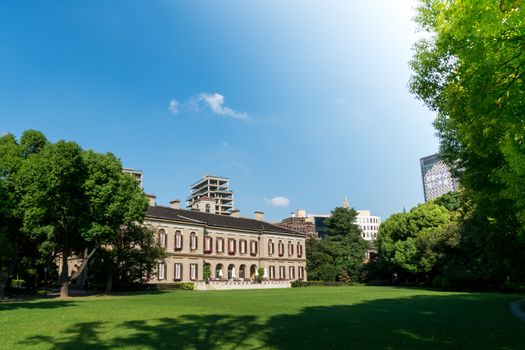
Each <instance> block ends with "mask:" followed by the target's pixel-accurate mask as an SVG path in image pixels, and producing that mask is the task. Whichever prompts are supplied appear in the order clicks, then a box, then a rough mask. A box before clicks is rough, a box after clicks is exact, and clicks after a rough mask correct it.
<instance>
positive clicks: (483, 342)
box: [265, 294, 525, 350]
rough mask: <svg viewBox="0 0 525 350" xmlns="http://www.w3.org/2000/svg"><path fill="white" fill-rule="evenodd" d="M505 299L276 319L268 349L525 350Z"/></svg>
mask: <svg viewBox="0 0 525 350" xmlns="http://www.w3.org/2000/svg"><path fill="white" fill-rule="evenodd" d="M501 299H502V297H501V296H498V295H493V296H492V297H491V295H487V294H480V295H475V294H474V295H472V294H470V295H454V296H415V297H409V298H399V299H379V300H372V301H367V302H364V303H360V304H355V305H340V306H327V307H308V308H304V309H303V310H301V312H300V313H298V314H293V315H278V316H274V317H272V318H271V319H270V320H269V321H268V322H267V323H266V325H265V326H266V331H265V345H266V346H268V347H271V348H274V349H303V350H304V349H354V348H361V349H363V348H364V349H454V350H456V349H491V350H493V349H523V348H524V347H525V345H524V344H525V323H520V322H519V321H516V320H514V319H512V316H510V314H509V312H508V307H506V305H505V304H506V303H502V300H501ZM480 311H481V312H480ZM498 325H499V326H498ZM503 325H504V326H503Z"/></svg>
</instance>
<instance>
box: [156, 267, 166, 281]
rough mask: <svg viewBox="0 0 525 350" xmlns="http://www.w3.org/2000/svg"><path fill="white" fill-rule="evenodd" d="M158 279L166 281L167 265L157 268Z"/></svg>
mask: <svg viewBox="0 0 525 350" xmlns="http://www.w3.org/2000/svg"><path fill="white" fill-rule="evenodd" d="M157 279H158V280H159V281H162V280H165V279H166V263H160V264H159V265H158V266H157Z"/></svg>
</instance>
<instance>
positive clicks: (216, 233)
mask: <svg viewBox="0 0 525 350" xmlns="http://www.w3.org/2000/svg"><path fill="white" fill-rule="evenodd" d="M145 222H146V224H147V225H149V226H151V227H152V228H154V229H155V231H156V232H157V239H159V238H160V236H159V233H165V234H166V241H165V242H166V243H165V245H164V246H165V249H166V252H167V254H168V257H167V258H166V259H165V261H164V264H165V271H164V278H162V279H159V274H158V272H159V271H156V272H155V273H154V275H152V276H150V278H149V281H150V282H153V283H173V282H175V280H174V277H175V264H176V263H180V264H182V279H180V280H177V282H179V281H180V282H191V281H202V280H203V279H204V276H203V268H204V264H210V270H211V279H212V280H227V279H241V273H240V272H241V269H243V268H244V271H245V273H244V278H243V279H244V280H248V279H252V280H253V279H254V278H255V275H256V273H255V271H257V269H258V268H260V267H262V268H264V269H265V275H264V277H265V278H267V279H270V275H269V274H270V272H269V271H270V267H271V266H273V267H274V268H275V276H273V277H274V278H271V279H272V280H280V279H282V280H297V279H299V269H302V271H303V276H302V279H303V280H306V278H307V275H306V247H305V237H300V236H293V235H281V234H272V233H265V232H250V231H242V230H237V229H226V228H225V229H223V228H221V229H218V228H207V227H204V226H201V225H190V224H181V223H177V222H170V221H164V220H156V219H151V218H146V220H145ZM178 232H180V234H181V235H182V249H180V250H179V249H176V248H175V235H176V234H177V233H178ZM191 235H195V236H196V240H197V248H196V249H190V237H191ZM204 237H211V239H212V245H211V246H212V250H211V252H205V251H204V239H205V238H204ZM217 239H222V240H223V252H218V251H217ZM230 239H231V240H233V241H234V242H235V252H230V250H229V240H230ZM241 240H245V241H246V252H245V253H241V246H240V244H241ZM270 240H271V241H272V242H273V243H274V252H273V254H271V252H269V249H268V248H269V245H268V243H269V242H270ZM252 241H255V242H257V252H256V254H255V255H252V252H251V242H252ZM279 241H281V242H282V243H283V245H284V251H283V252H282V253H283V254H282V255H280V254H279V250H278V249H279V248H278V244H279ZM289 243H290V244H292V245H293V253H292V252H289V250H288V244H289ZM298 244H299V245H300V246H301V247H302V256H301V257H299V256H298V249H297V246H298ZM190 264H196V266H197V276H196V279H193V280H192V279H191V278H190ZM218 267H219V268H221V267H222V276H217V273H216V272H217V268H218ZM232 267H233V268H234V271H235V272H234V276H229V271H230V273H231V271H232V270H231V268H232ZM280 267H284V268H285V274H284V277H283V278H281V276H280V275H279V268H280ZM290 268H291V269H292V271H290ZM290 272H293V275H292V276H290V275H291V274H290Z"/></svg>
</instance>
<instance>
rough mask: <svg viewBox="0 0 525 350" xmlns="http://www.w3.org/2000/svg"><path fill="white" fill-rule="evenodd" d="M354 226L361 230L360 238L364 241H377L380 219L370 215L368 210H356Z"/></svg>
mask: <svg viewBox="0 0 525 350" xmlns="http://www.w3.org/2000/svg"><path fill="white" fill-rule="evenodd" d="M355 224H356V225H357V226H359V228H360V229H361V232H362V233H361V237H362V238H363V239H364V240H365V241H375V240H376V239H377V232H378V231H379V225H381V218H380V217H379V216H375V215H372V214H371V213H370V210H357V218H356V221H355Z"/></svg>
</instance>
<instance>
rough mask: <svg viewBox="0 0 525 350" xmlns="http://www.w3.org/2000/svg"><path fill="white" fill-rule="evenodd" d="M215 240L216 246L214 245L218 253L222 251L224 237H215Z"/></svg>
mask: <svg viewBox="0 0 525 350" xmlns="http://www.w3.org/2000/svg"><path fill="white" fill-rule="evenodd" d="M215 242H216V245H217V247H216V251H217V253H219V254H222V253H224V239H223V238H217V239H216V240H215Z"/></svg>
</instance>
